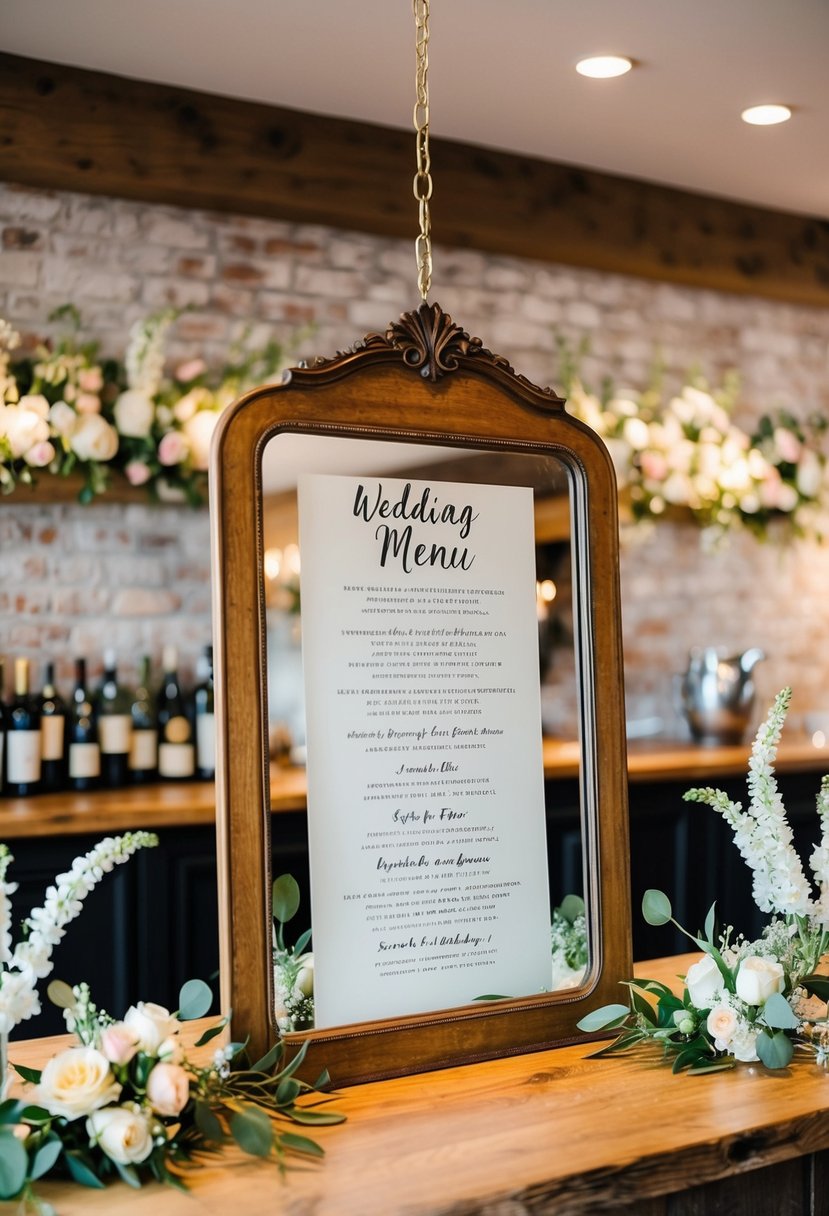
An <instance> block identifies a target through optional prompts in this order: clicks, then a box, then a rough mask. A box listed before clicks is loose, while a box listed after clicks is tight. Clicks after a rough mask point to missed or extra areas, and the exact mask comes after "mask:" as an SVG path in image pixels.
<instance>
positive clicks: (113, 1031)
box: [101, 1022, 138, 1064]
mask: <svg viewBox="0 0 829 1216" xmlns="http://www.w3.org/2000/svg"><path fill="white" fill-rule="evenodd" d="M137 1051H138V1035H137V1034H136V1033H135V1031H134V1030H131V1029H130V1028H129V1026H125V1025H124V1023H123V1022H113V1024H112V1025H111V1026H106V1027H105V1028H104V1029H103V1030H102V1031H101V1053H102V1055H105V1056H106V1058H107V1059H108V1060H109V1062H110V1063H111V1064H129V1062H130V1060H131V1059H132V1057H133V1056H134V1055H135V1053H136V1052H137Z"/></svg>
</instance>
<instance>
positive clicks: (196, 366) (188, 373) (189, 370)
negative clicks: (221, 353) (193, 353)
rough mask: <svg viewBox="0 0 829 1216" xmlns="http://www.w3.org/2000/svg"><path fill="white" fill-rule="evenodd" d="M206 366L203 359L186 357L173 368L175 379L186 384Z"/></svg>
mask: <svg viewBox="0 0 829 1216" xmlns="http://www.w3.org/2000/svg"><path fill="white" fill-rule="evenodd" d="M206 368H207V364H206V363H205V361H204V359H187V361H186V362H184V363H180V364H179V366H178V367H177V368H176V370H175V377H176V380H178V381H179V383H180V384H187V382H188V381H189V380H195V379H196V376H200V375H201V374H202V372H203V371H205V370H206Z"/></svg>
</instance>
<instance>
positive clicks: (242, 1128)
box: [230, 1106, 273, 1157]
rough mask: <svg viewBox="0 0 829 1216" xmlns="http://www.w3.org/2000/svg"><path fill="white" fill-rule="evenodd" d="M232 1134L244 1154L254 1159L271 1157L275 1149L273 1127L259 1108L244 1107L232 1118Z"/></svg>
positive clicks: (235, 1112)
mask: <svg viewBox="0 0 829 1216" xmlns="http://www.w3.org/2000/svg"><path fill="white" fill-rule="evenodd" d="M230 1132H231V1135H232V1136H233V1139H234V1140H235V1141H236V1143H237V1144H238V1145H239V1148H240V1149H242V1151H243V1152H245V1153H249V1154H250V1155H251V1156H252V1157H269V1156H270V1153H271V1149H272V1148H273V1126H272V1124H271V1121H270V1119H269V1118H268V1116H267V1115H266V1114H265V1112H264V1111H263V1110H260V1109H259V1108H258V1107H257V1106H243V1107H242V1108H241V1110H237V1111H234V1113H233V1114H232V1115H231V1118H230Z"/></svg>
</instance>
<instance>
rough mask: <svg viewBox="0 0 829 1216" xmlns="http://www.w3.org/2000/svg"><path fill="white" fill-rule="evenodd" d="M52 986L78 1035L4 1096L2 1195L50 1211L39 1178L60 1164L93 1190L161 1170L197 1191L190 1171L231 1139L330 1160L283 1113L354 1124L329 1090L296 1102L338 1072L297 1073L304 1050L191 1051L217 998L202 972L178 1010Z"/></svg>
mask: <svg viewBox="0 0 829 1216" xmlns="http://www.w3.org/2000/svg"><path fill="white" fill-rule="evenodd" d="M49 994H50V996H51V999H52V1000H53V1001H54V1002H55V1003H56V1004H58V1005H60V1006H62V1007H63V1009H64V1016H65V1018H66V1022H67V1025H68V1026H69V1028H70V1029H71V1030H73V1031H74V1033H75V1034H76V1035H77V1038H78V1044H77V1046H74V1047H67V1048H66V1049H65V1050H64V1051H61V1052H59V1053H58V1054H57V1055H56V1056H53V1057H52V1059H51V1060H49V1062H48V1063H47V1064H46V1067H45V1068H44V1069H43V1071H42V1072H37V1071H35V1070H33V1069H29V1068H24V1067H22V1066H17V1071H18V1073H19V1074H20V1076H21V1077H22V1078H23V1079H24V1080H25V1081H28V1082H31V1083H32V1084H33V1085H34V1087H35V1088H34V1090H33V1091H32V1092H31V1093H27V1094H26V1096H25V1098H24V1099H22V1100H17V1101H13V1100H6V1101H5V1102H3V1103H2V1105H0V1198H11V1197H13V1196H21V1198H22V1199H24V1200H25V1201H26V1202H27V1203H28V1204H29V1206H30V1208H32V1209H33V1210H36V1211H40V1212H41V1213H43V1216H50V1214H51V1213H52V1212H53V1209H52V1208H51V1206H50V1205H49V1204H47V1203H45V1202H44V1201H43V1200H42V1199H40V1198H39V1197H38V1196H36V1195H35V1194H34V1192H33V1190H32V1187H33V1184H34V1182H36V1181H37V1179H39V1178H43V1177H45V1176H48V1175H52V1174H59V1173H63V1174H64V1175H68V1176H69V1177H70V1178H71V1179H73V1180H74V1181H75V1182H78V1183H80V1184H81V1185H83V1186H88V1187H96V1188H102V1187H103V1186H104V1185H105V1183H106V1181H107V1180H108V1179H110V1178H113V1177H115V1178H117V1177H120V1178H121V1179H122V1180H123V1181H124V1182H126V1183H127V1184H128V1185H129V1186H132V1187H140V1186H141V1184H142V1180H144V1179H148V1178H154V1179H156V1180H157V1181H159V1182H165V1183H168V1184H170V1185H172V1186H175V1187H178V1188H179V1189H186V1178H187V1172H188V1170H189V1169H192V1168H194V1167H198V1166H199V1165H201V1164H202V1159H203V1157H204V1156H205V1154H209V1153H212V1152H217V1151H219V1150H220V1149H221V1148H222V1146H223V1145H226V1144H228V1143H232V1144H236V1145H237V1146H238V1147H239V1148H240V1149H242V1150H243V1151H244V1152H246V1153H249V1154H252V1155H253V1156H256V1157H261V1158H265V1159H269V1160H272V1161H274V1162H275V1164H276V1165H277V1166H278V1167H279V1168H284V1164H285V1159H286V1157H287V1156H288V1155H289V1154H302V1155H304V1156H306V1157H321V1156H322V1155H323V1150H322V1148H321V1147H320V1146H319V1145H318V1144H317V1143H316V1142H315V1141H314V1140H311V1139H309V1138H308V1137H307V1136H303V1135H299V1134H296V1133H294V1132H291V1131H287V1130H285V1129H284V1127H283V1126H280V1125H278V1124H277V1122H276V1121H277V1120H280V1121H281V1122H282V1123H288V1124H295V1125H296V1124H312V1125H314V1126H317V1127H318V1126H321V1125H323V1124H333V1123H341V1122H342V1121H343V1116H342V1115H339V1114H337V1113H336V1112H334V1111H329V1110H321V1109H319V1106H320V1103H322V1102H327V1101H328V1099H323V1098H320V1099H319V1101H318V1102H317V1103H316V1104H310V1105H302V1106H299V1105H297V1102H296V1099H297V1098H298V1097H300V1096H301V1095H303V1094H310V1093H315V1092H316V1091H317V1089H318V1088H319V1086H321V1085H323V1084H325V1083H326V1082H327V1080H328V1077H327V1075H326V1074H323V1075H322V1076H321V1077H320V1078H319V1080H318V1081H317V1083H316V1085H314V1086H311V1085H308V1084H307V1083H305V1082H303V1081H299V1080H297V1079H296V1078H295V1077H294V1076H293V1074H294V1072H295V1071H296V1070H297V1069H298V1068H299V1066H300V1064H301V1063H302V1060H303V1058H304V1054H305V1053H304V1051H300V1052H298V1053H297V1054H296V1055H295V1056H294V1057H293V1059H292V1060H291V1062H290V1063H289V1064H285V1062H284V1048H283V1046H282V1044H281V1043H278V1044H277V1045H276V1046H275V1047H273V1048H272V1049H271V1051H269V1052H268V1053H267V1055H265V1056H264V1057H263V1058H262V1059H261V1060H258V1061H256V1062H255V1063H254V1064H253V1065H251V1066H247V1065H246V1063H245V1044H244V1043H230V1044H228V1045H227V1046H226V1047H220V1048H218V1050H217V1051H216V1052H215V1053H214V1055H213V1057H212V1059H211V1060H210V1061H209V1062H208V1063H207V1064H205V1065H199V1064H196V1063H194V1062H193V1061H191V1060H190V1059H188V1057H187V1055H186V1052H185V1051H184V1049H183V1047H182V1045H181V1043H180V1041H179V1032H180V1030H181V1025H182V1022H184V1021H187V1020H189V1019H192V1018H197V1017H201V1016H202V1015H203V1014H205V1013H206V1011H207V1009H208V1008H209V1006H210V1003H211V1002H212V999H213V994H212V992H211V991H210V988H209V987H208V986H207V984H205V983H203V982H202V981H201V980H191V981H189V982H188V983H187V984H185V985H184V987H183V988H182V990H181V994H180V998H179V1000H180V1009H179V1011H178V1013H175V1014H173V1013H170V1012H169V1011H168V1010H167V1009H164V1008H163V1007H162V1006H160V1005H155V1004H151V1003H149V1002H144V1001H141V1002H139V1003H138V1004H137V1005H134V1006H132V1007H131V1008H130V1009H128V1010H127V1012H126V1014H125V1015H124V1017H123V1019H122V1020H121V1021H120V1022H116V1021H115V1020H114V1019H113V1018H111V1017H110V1016H109V1015H108V1014H106V1013H104V1012H103V1011H102V1010H98V1009H96V1007H95V1005H94V1004H93V1003H92V999H91V995H90V990H89V987H88V985H87V984H79V985H77V986H76V987H74V988H69V987H68V985H66V984H63V983H61V982H60V981H57V982H54V983H52V984H50V985H49ZM226 1023H227V1019H226V1018H222V1019H221V1020H220V1021H218V1022H217V1023H216V1024H215V1025H214V1026H212V1027H210V1028H209V1029H208V1030H206V1031H205V1032H204V1034H203V1035H202V1036H201V1038H200V1039H199V1040H198V1042H197V1043H196V1044H195V1046H196V1047H197V1048H198V1047H202V1046H204V1045H205V1044H206V1043H209V1042H210V1041H211V1040H212V1039H213V1038H215V1037H216V1036H217V1035H219V1034H220V1033H221V1031H222V1030H223V1029H224V1027H225V1025H226Z"/></svg>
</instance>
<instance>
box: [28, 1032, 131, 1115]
mask: <svg viewBox="0 0 829 1216" xmlns="http://www.w3.org/2000/svg"><path fill="white" fill-rule="evenodd" d="M120 1094H121V1086H120V1085H119V1084H118V1082H117V1081H116V1080H115V1077H114V1076H113V1075H112V1072H111V1071H110V1067H109V1060H107V1058H106V1056H104V1055H102V1054H101V1052H100V1051H97V1050H96V1048H94V1047H67V1049H66V1050H65V1051H61V1052H59V1053H58V1054H57V1055H56V1056H53V1057H52V1059H51V1060H50V1061H49V1063H48V1064H47V1065H46V1067H45V1068H44V1070H43V1072H42V1074H41V1077H40V1083H39V1084H38V1087H37V1103H38V1105H39V1106H44V1107H45V1108H46V1110H48V1111H49V1114H50V1115H64V1116H65V1117H66V1118H67V1119H78V1118H79V1117H80V1116H81V1115H88V1114H89V1113H90V1112H91V1111H95V1110H98V1108H99V1107H101V1106H106V1105H107V1103H108V1102H115V1101H116V1100H117V1099H118V1097H119V1096H120Z"/></svg>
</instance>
